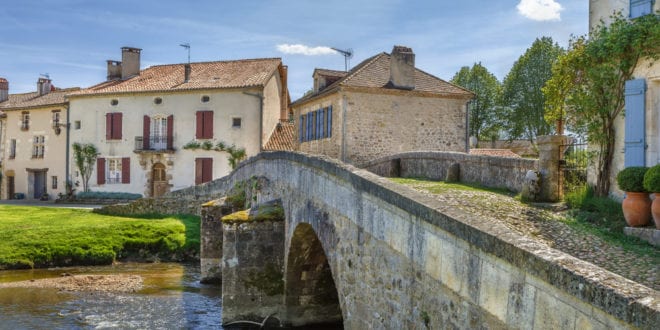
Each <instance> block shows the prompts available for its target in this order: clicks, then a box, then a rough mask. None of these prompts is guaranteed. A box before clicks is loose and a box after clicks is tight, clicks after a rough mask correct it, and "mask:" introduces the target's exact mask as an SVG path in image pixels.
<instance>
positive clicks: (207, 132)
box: [204, 111, 213, 139]
mask: <svg viewBox="0 0 660 330" xmlns="http://www.w3.org/2000/svg"><path fill="white" fill-rule="evenodd" d="M204 138H205V139H212V138H213V111H204Z"/></svg>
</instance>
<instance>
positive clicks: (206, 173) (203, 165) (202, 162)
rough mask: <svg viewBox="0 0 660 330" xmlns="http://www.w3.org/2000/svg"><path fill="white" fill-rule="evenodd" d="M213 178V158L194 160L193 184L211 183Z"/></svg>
mask: <svg viewBox="0 0 660 330" xmlns="http://www.w3.org/2000/svg"><path fill="white" fill-rule="evenodd" d="M212 176H213V158H195V184H196V185H197V184H202V183H205V182H209V181H211V179H212Z"/></svg>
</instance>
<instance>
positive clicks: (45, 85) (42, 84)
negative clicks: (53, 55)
mask: <svg viewBox="0 0 660 330" xmlns="http://www.w3.org/2000/svg"><path fill="white" fill-rule="evenodd" d="M37 93H38V94H39V96H42V95H46V94H48V93H50V79H48V78H39V80H37Z"/></svg>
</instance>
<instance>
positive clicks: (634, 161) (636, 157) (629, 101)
mask: <svg viewBox="0 0 660 330" xmlns="http://www.w3.org/2000/svg"><path fill="white" fill-rule="evenodd" d="M645 92H646V81H645V80H644V79H634V80H628V81H626V90H625V110H626V115H625V119H626V125H625V138H624V150H625V161H624V165H625V167H629V166H646V157H645V154H646V150H645V149H646V132H645V130H646V120H645V118H646V113H645V112H646V111H645V108H646V107H645V99H646V98H645Z"/></svg>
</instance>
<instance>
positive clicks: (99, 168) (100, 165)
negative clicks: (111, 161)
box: [96, 158, 105, 184]
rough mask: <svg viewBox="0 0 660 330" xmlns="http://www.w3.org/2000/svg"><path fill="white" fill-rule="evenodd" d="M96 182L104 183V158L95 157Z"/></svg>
mask: <svg viewBox="0 0 660 330" xmlns="http://www.w3.org/2000/svg"><path fill="white" fill-rule="evenodd" d="M96 183H97V184H105V158H97V159H96Z"/></svg>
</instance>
